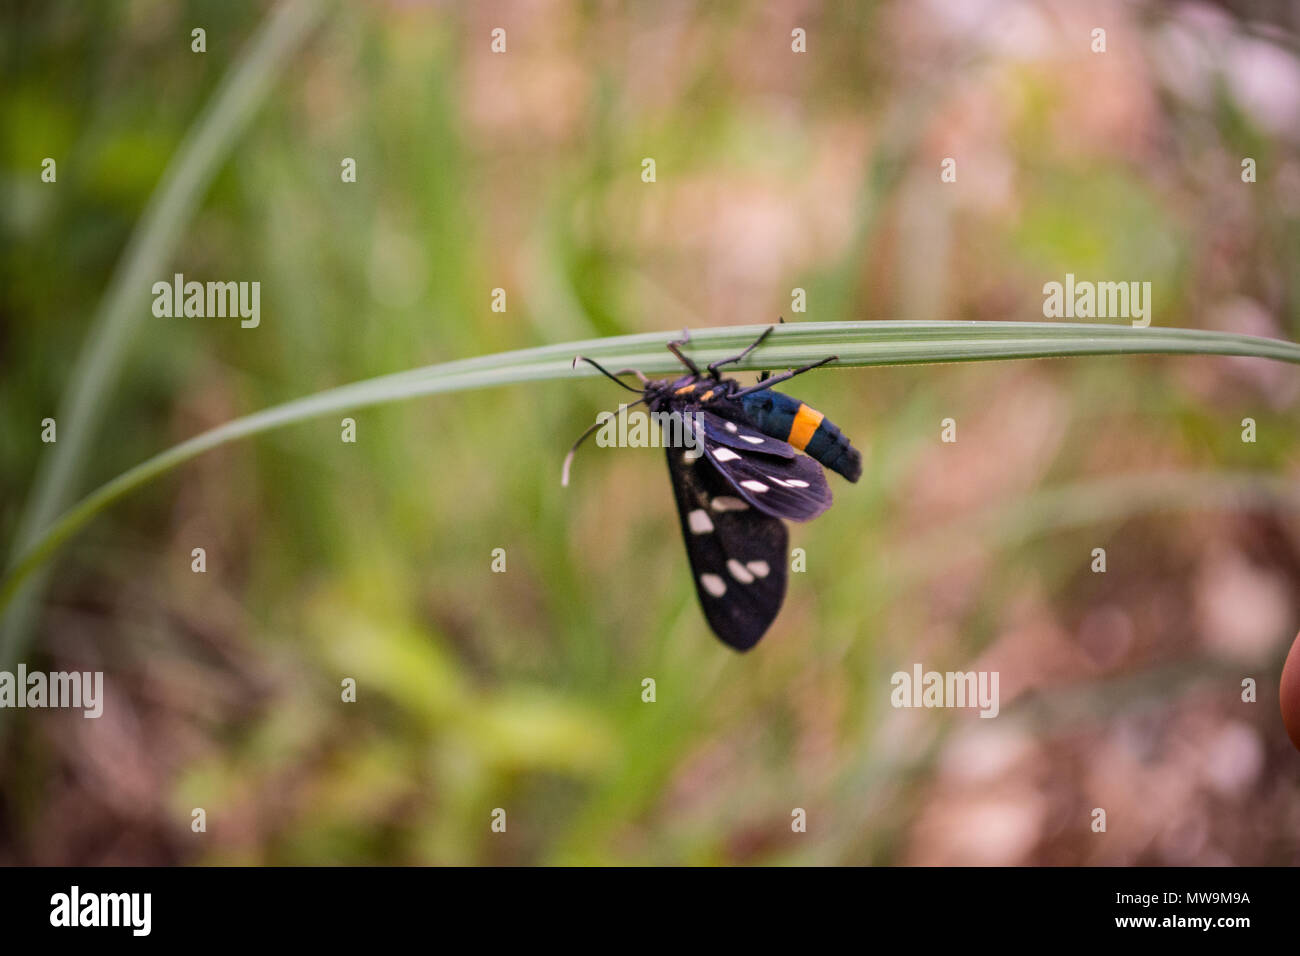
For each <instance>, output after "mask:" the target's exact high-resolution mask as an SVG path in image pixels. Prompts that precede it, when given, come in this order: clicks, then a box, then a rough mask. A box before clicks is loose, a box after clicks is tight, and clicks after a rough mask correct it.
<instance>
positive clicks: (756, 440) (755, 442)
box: [740, 435, 763, 445]
mask: <svg viewBox="0 0 1300 956" xmlns="http://www.w3.org/2000/svg"><path fill="white" fill-rule="evenodd" d="M740 437H741V440H743V441H747V442H749V443H750V444H751V445H761V444H763V439H761V438H759V437H758V436H757V435H741V436H740Z"/></svg>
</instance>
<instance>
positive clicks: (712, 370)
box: [709, 325, 776, 379]
mask: <svg viewBox="0 0 1300 956" xmlns="http://www.w3.org/2000/svg"><path fill="white" fill-rule="evenodd" d="M774 328H776V326H775V325H769V326H768V327H767V328H765V329H764V330H763V334H762V335H760V336H759V337H758V338H757V339H755V340H754V344H753V345H751V346H750V347H749V348H747V349H745V351H743V352H741V353H740V354H739V355H733V356H731V358H724V359H718V360H717V361H716V362H710V363H709V374H710V375H712V376H713V377H714V378H715V379H716V378H718V366H720V365H730V364H731V363H732V362H739V361H740V360H741V359H743V358H744V357H745V356H746V355H748V354H749V353H750V352H752V351H754V349H756V348H758V347H759V346H760V345H762V344H763V340H764V339H765V338H767V337H768V336H769V335H771V334H772V330H773V329H774Z"/></svg>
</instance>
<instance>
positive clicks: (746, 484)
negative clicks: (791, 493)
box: [740, 478, 767, 495]
mask: <svg viewBox="0 0 1300 956" xmlns="http://www.w3.org/2000/svg"><path fill="white" fill-rule="evenodd" d="M740 487H742V488H746V489H748V490H749V491H753V492H756V493H758V494H760V495H761V494H762V493H763V492H765V491H767V485H765V484H763V483H762V482H761V481H755V480H754V479H752V478H751V479H749V480H748V481H742V482H741V483H740Z"/></svg>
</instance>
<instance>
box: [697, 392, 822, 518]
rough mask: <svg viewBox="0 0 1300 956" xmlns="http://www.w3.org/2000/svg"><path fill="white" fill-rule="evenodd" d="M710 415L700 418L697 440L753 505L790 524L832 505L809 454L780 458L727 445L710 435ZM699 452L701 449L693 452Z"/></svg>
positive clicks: (817, 513)
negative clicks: (788, 521)
mask: <svg viewBox="0 0 1300 956" xmlns="http://www.w3.org/2000/svg"><path fill="white" fill-rule="evenodd" d="M707 414H708V413H700V415H699V420H700V422H701V425H700V427H699V429H698V430H697V431H696V440H697V442H698V443H699V444H701V445H702V446H703V449H704V454H705V456H706V457H707V459H708V460H709V461H711V462H712V463H713V464H714V466H715V467H716V468H717V469H718V471H719V472H721V473H722V476H723V477H724V478H725V479H726V480H727V483H728V484H729V485H731V486H732V488H734V489H735V491H736V492H737V493H738V494H739V495H740V497H741V498H743V499H744V500H745V501H747V502H748V503H749V504H750V505H752V506H753V507H755V508H757V509H758V510H759V511H765V512H767V513H768V514H770V515H772V516H773V517H776V518H789V519H790V520H791V521H808V520H810V519H812V518H816V517H817V516H818V515H819V514H821V513H822V512H823V511H825V510H826V509H827V508H829V507H830V506H831V489H830V485H828V484H827V483H826V474H825V472H823V471H822V466H821V465H819V464H818V463H817V462H816V461H814V460H813V459H811V458H809V457H808V456H807V455H794V456H793V457H792V458H778V457H775V456H773V455H765V454H756V453H754V452H749V451H741V450H740V449H738V448H732V447H731V446H730V445H725V444H723V443H721V442H719V441H717V440H715V439H714V438H711V437H710V436H709V426H708V424H707V421H708V420H707V418H706V417H705V416H706V415H707ZM715 417H716V416H715ZM772 440H773V441H774V442H775V441H776V440H775V439H772ZM781 444H785V443H784V442H782V443H781ZM786 447H787V448H789V447H791V446H789V445H786ZM698 452H699V448H695V449H692V450H691V453H698Z"/></svg>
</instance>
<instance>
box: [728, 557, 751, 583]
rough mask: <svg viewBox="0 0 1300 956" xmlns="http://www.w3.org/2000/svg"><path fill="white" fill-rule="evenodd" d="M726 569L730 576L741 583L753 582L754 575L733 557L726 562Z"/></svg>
mask: <svg viewBox="0 0 1300 956" xmlns="http://www.w3.org/2000/svg"><path fill="white" fill-rule="evenodd" d="M727 570H728V571H730V572H731V576H732V577H733V578H735V579H736V580H737V581H739V582H740V583H741V584H753V583H754V576H753V575H752V574H750V573H749V569H748V568H746V567H745V566H744V565H743V564H741V563H740V562H739V561H737V560H736V559H735V558H732V559H731V560H730V561H728V562H727Z"/></svg>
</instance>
